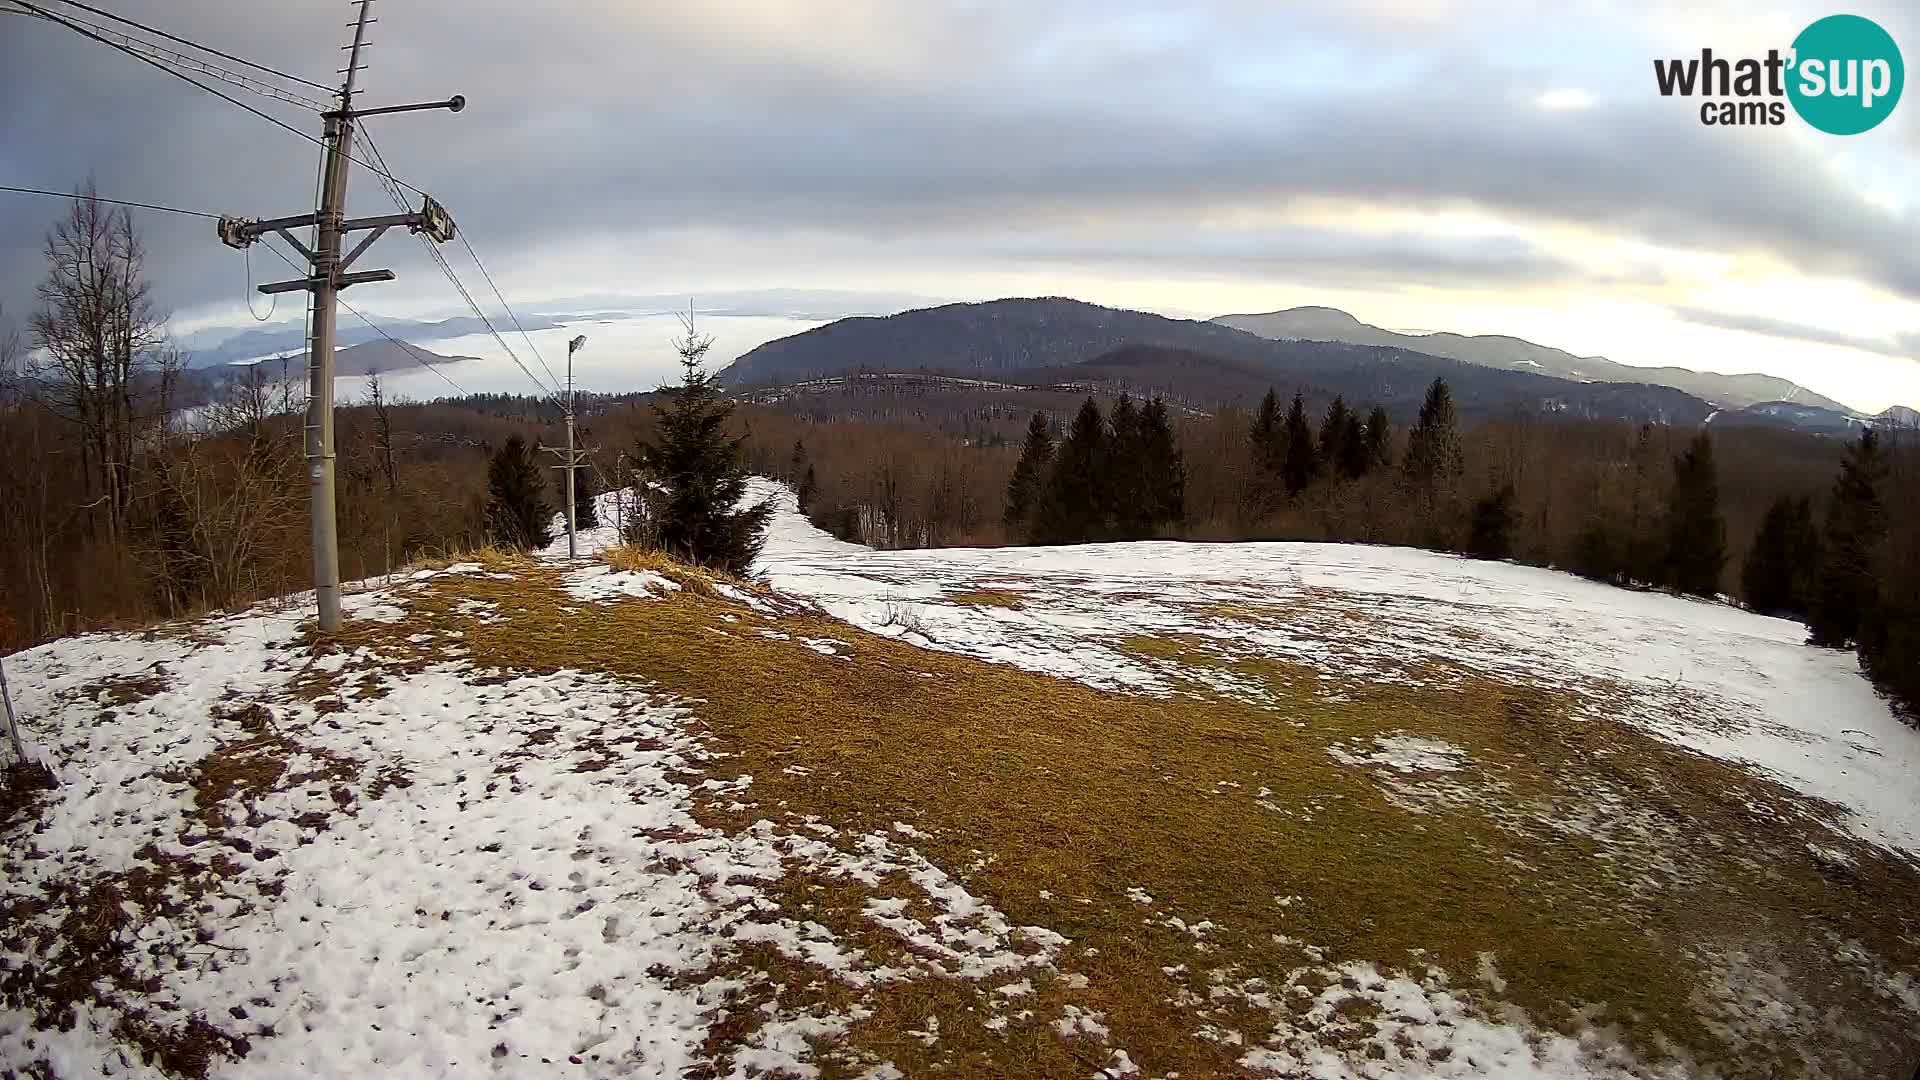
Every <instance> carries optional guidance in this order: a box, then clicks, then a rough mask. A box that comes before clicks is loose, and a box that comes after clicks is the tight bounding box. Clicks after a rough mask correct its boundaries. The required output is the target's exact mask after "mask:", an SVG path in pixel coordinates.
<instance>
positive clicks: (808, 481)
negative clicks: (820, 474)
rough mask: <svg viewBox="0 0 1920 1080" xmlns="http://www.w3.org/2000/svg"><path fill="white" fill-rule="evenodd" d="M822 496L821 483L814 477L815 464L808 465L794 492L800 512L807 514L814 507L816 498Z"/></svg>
mask: <svg viewBox="0 0 1920 1080" xmlns="http://www.w3.org/2000/svg"><path fill="white" fill-rule="evenodd" d="M818 494H820V481H819V479H818V478H816V477H815V476H814V475H813V464H812V463H811V462H809V463H808V464H807V471H806V472H804V473H802V474H801V475H800V485H799V487H798V488H796V489H795V490H794V497H795V498H794V501H795V502H796V503H798V504H799V507H800V512H801V513H803V514H804V513H806V512H807V511H808V510H809V509H811V508H812V507H813V499H814V496H816V495H818Z"/></svg>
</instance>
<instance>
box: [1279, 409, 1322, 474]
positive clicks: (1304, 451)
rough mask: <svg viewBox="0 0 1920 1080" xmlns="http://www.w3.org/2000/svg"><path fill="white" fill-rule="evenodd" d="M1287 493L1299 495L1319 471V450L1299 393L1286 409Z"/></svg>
mask: <svg viewBox="0 0 1920 1080" xmlns="http://www.w3.org/2000/svg"><path fill="white" fill-rule="evenodd" d="M1286 435H1287V464H1286V480H1287V494H1288V495H1289V496H1296V495H1299V494H1300V493H1301V492H1302V491H1305V490H1307V485H1308V484H1311V483H1313V478H1314V475H1315V474H1317V473H1318V472H1319V471H1320V451H1319V448H1318V447H1316V446H1314V445H1313V422H1312V421H1311V420H1308V419H1307V402H1306V399H1305V398H1304V397H1302V396H1301V395H1299V394H1297V393H1296V394H1294V395H1293V406H1292V408H1289V409H1288V410H1287V432H1286Z"/></svg>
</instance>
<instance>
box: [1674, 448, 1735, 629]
mask: <svg viewBox="0 0 1920 1080" xmlns="http://www.w3.org/2000/svg"><path fill="white" fill-rule="evenodd" d="M1726 562H1727V523H1726V519H1724V518H1722V517H1721V516H1720V477H1719V473H1718V472H1717V471H1716V470H1715V468H1714V464H1713V439H1712V437H1711V436H1709V435H1708V434H1707V433H1706V432H1705V431H1702V432H1700V433H1699V434H1697V435H1695V436H1694V437H1693V441H1692V442H1689V443H1688V444H1687V449H1686V452H1685V453H1683V454H1681V455H1680V456H1679V457H1676V458H1674V459H1673V487H1672V488H1671V489H1670V491H1669V494H1668V502H1667V558H1666V563H1667V566H1666V571H1667V580H1668V582H1669V583H1670V584H1672V586H1673V587H1674V588H1675V589H1678V590H1679V591H1681V592H1683V593H1690V594H1692V595H1694V596H1715V595H1717V594H1718V593H1719V592H1720V570H1721V568H1722V567H1724V566H1725V565H1726Z"/></svg>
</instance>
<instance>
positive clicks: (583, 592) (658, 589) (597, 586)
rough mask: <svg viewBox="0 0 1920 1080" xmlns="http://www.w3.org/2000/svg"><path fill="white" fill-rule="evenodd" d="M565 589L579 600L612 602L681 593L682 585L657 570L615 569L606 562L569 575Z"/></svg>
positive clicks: (563, 585) (564, 585)
mask: <svg viewBox="0 0 1920 1080" xmlns="http://www.w3.org/2000/svg"><path fill="white" fill-rule="evenodd" d="M563 542H564V541H563ZM562 588H564V589H565V590H566V593H567V595H568V596H571V597H573V598H574V599H575V600H586V601H589V602H592V603H609V602H611V601H614V600H620V599H625V598H629V597H638V598H640V599H643V600H645V599H658V598H659V597H661V596H664V595H666V594H667V593H670V592H678V591H679V590H680V583H679V582H677V581H674V580H672V579H670V578H668V577H667V576H666V575H664V574H661V573H658V572H656V571H653V570H615V569H613V568H612V567H610V566H608V565H606V564H605V563H594V564H592V565H589V566H583V567H580V568H579V569H577V570H573V571H571V572H570V573H568V574H567V576H566V579H565V581H564V582H563V584H562Z"/></svg>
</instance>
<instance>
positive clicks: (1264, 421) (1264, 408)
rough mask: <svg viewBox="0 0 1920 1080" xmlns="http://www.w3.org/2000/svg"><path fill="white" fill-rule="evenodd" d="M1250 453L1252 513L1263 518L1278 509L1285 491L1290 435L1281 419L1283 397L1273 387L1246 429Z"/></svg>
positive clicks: (1268, 389)
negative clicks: (1251, 463)
mask: <svg viewBox="0 0 1920 1080" xmlns="http://www.w3.org/2000/svg"><path fill="white" fill-rule="evenodd" d="M1247 451H1248V456H1249V457H1250V458H1251V459H1252V461H1253V485H1252V490H1251V491H1250V492H1249V495H1250V497H1251V502H1252V503H1253V506H1252V510H1253V512H1254V514H1255V515H1256V516H1258V517H1264V516H1266V515H1267V514H1268V513H1270V512H1272V510H1273V508H1274V507H1275V506H1277V505H1279V502H1280V495H1281V493H1282V492H1284V491H1285V490H1286V469H1287V432H1286V427H1285V424H1284V422H1283V421H1282V420H1281V418H1280V397H1279V395H1278V394H1275V393H1274V391H1273V388H1272V387H1268V388H1267V396H1266V397H1263V398H1261V399H1260V408H1259V409H1257V410H1255V412H1254V414H1253V422H1252V423H1251V424H1249V425H1248V427H1247Z"/></svg>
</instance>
